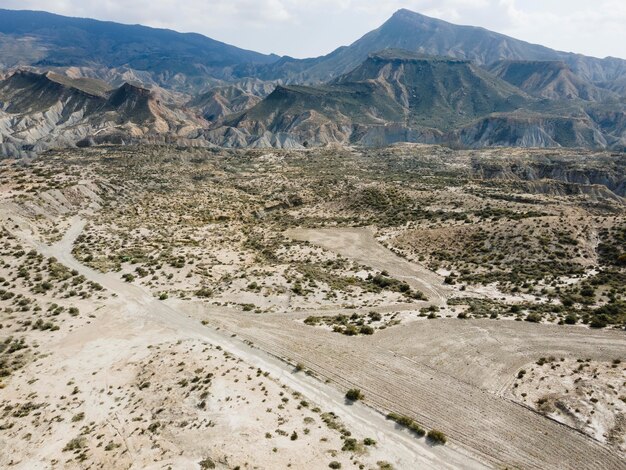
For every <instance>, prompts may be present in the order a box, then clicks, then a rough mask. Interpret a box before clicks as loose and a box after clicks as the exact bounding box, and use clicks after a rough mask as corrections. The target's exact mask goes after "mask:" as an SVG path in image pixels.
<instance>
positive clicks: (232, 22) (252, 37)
mask: <svg viewBox="0 0 626 470" xmlns="http://www.w3.org/2000/svg"><path fill="white" fill-rule="evenodd" d="M0 7H2V8H10V9H31V10H46V11H51V12H54V13H59V14H63V15H69V16H83V17H90V18H97V19H101V20H111V21H119V22H122V23H140V24H145V25H149V26H156V27H164V28H171V29H175V30H177V31H186V32H187V31H192V32H198V33H202V34H205V35H207V36H209V37H212V38H214V39H218V40H220V41H224V42H227V43H229V44H234V45H236V46H239V47H243V48H246V49H252V50H256V51H259V52H265V53H270V52H274V53H276V54H279V55H284V54H287V55H291V56H294V57H312V56H318V55H322V54H326V53H328V52H330V51H332V50H333V49H335V48H336V47H338V46H341V45H348V44H350V43H352V42H354V41H355V40H356V39H358V38H359V37H360V36H362V35H363V34H365V33H366V32H368V31H370V30H372V29H375V28H377V27H378V26H380V25H381V24H382V23H383V22H384V21H385V20H387V19H388V18H389V17H390V16H391V15H392V14H393V12H394V11H396V10H398V9H399V8H408V9H410V10H413V11H417V12H419V13H423V14H425V15H429V16H433V17H436V18H441V19H444V20H446V21H450V22H452V23H457V24H471V25H476V26H483V27H485V28H488V29H491V30H493V31H498V32H500V33H504V34H507V35H510V36H513V37H516V38H518V39H524V40H526V41H529V42H534V43H539V44H543V45H545V46H548V47H552V48H554V49H560V50H565V51H572V52H580V53H583V54H587V55H593V56H597V57H605V56H609V55H610V56H614V57H622V58H626V0H593V1H590V0H0Z"/></svg>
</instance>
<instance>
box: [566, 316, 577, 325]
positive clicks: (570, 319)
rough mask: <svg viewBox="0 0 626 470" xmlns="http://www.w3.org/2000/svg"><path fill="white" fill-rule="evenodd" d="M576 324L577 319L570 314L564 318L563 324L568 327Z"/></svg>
mask: <svg viewBox="0 0 626 470" xmlns="http://www.w3.org/2000/svg"><path fill="white" fill-rule="evenodd" d="M577 322H578V317H577V316H576V315H574V314H572V313H570V314H569V315H568V316H566V317H565V323H566V324H568V325H575V324H576V323H577Z"/></svg>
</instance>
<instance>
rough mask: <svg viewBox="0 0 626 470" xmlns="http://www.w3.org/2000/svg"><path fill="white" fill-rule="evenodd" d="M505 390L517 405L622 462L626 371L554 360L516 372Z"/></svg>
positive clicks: (615, 365) (619, 365)
mask: <svg viewBox="0 0 626 470" xmlns="http://www.w3.org/2000/svg"><path fill="white" fill-rule="evenodd" d="M519 375H520V376H521V377H518V379H517V380H516V381H515V383H514V384H513V386H512V387H511V389H510V393H511V396H513V397H514V399H515V400H517V401H519V402H520V403H522V404H524V405H526V406H530V407H532V408H534V409H537V410H538V411H540V412H541V413H543V414H545V415H546V416H549V417H550V418H552V419H555V420H557V421H559V422H562V423H565V424H567V425H568V426H571V427H573V428H575V429H578V430H580V431H581V432H584V433H585V434H588V435H590V436H592V437H593V438H594V439H596V440H598V441H600V442H603V443H607V444H609V445H610V446H611V447H613V448H614V449H615V450H616V451H618V452H621V455H622V456H623V458H624V459H626V367H625V365H624V363H623V362H622V361H621V360H620V359H614V360H613V361H609V362H600V361H592V360H591V359H589V358H587V359H582V358H581V359H576V360H574V359H565V358H556V357H554V356H548V357H544V358H542V359H541V360H539V361H536V362H533V363H531V364H528V365H526V366H525V367H524V368H523V369H520V373H519Z"/></svg>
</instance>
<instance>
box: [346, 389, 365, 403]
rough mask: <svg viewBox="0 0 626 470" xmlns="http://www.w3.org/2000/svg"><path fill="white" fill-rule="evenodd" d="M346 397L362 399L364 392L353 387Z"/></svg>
mask: <svg viewBox="0 0 626 470" xmlns="http://www.w3.org/2000/svg"><path fill="white" fill-rule="evenodd" d="M346 398H347V399H348V400H350V401H357V400H362V399H363V393H361V390H359V389H358V388H351V389H350V390H348V391H347V392H346Z"/></svg>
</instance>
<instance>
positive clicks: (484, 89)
mask: <svg viewBox="0 0 626 470" xmlns="http://www.w3.org/2000/svg"><path fill="white" fill-rule="evenodd" d="M563 67H565V66H563ZM563 67H561V66H557V67H555V68H556V69H557V71H560V70H563ZM565 70H566V71H567V70H568V69H567V67H565ZM523 72H524V73H525V76H526V80H523V81H522V83H520V85H527V86H526V89H527V90H528V91H529V92H532V94H533V95H536V96H535V97H533V96H532V95H531V94H527V93H525V92H524V91H522V90H521V89H520V88H518V87H516V86H513V85H512V84H511V83H508V82H507V81H504V80H502V79H500V78H498V77H496V76H494V75H492V74H490V73H489V72H487V71H485V70H484V69H482V68H480V67H478V66H476V65H474V64H473V63H472V62H470V61H467V60H461V59H452V58H447V57H427V56H422V55H419V54H415V53H412V52H409V51H402V50H395V49H394V50H391V49H388V50H385V51H381V52H379V53H375V54H371V55H370V56H369V57H368V59H367V60H365V62H363V63H362V64H361V65H360V66H358V67H357V68H355V69H354V70H352V71H351V72H349V73H347V74H345V75H342V76H340V77H338V78H336V79H335V80H332V81H330V82H328V83H327V84H325V85H318V86H283V87H279V88H277V89H276V90H275V91H274V92H273V93H272V94H271V95H270V96H269V97H268V98H266V99H265V100H263V101H262V102H260V103H259V104H257V105H255V106H254V107H253V108H251V109H250V110H248V111H246V112H243V113H239V114H237V115H234V116H232V117H227V118H225V119H224V120H223V122H222V123H221V125H219V126H214V128H213V129H212V130H211V131H210V132H208V133H206V136H207V138H208V139H209V140H211V141H212V142H213V143H216V144H218V145H227V146H253V147H256V146H268V145H271V146H288V147H293V146H300V145H319V144H326V143H330V142H342V143H351V144H361V145H374V146H383V145H388V144H391V143H395V142H402V141H409V142H425V143H432V142H445V143H454V144H456V145H462V146H464V147H483V146H507V145H514V146H522V147H559V146H564V147H594V148H597V147H600V148H606V147H614V148H621V146H622V145H623V143H624V129H623V127H622V126H621V125H618V126H616V127H611V125H610V124H611V123H619V122H621V121H622V120H623V116H624V109H623V108H624V107H623V105H621V104H620V103H619V102H615V103H613V105H611V106H612V107H611V106H608V105H606V106H605V105H597V104H594V105H593V106H597V107H596V108H593V107H591V105H588V104H585V102H584V101H582V99H581V95H582V93H583V92H584V91H587V92H588V95H585V98H589V97H590V96H591V93H592V92H597V93H598V97H600V96H601V95H602V92H601V91H599V89H596V88H595V87H594V86H593V85H588V86H586V87H585V84H584V82H583V81H582V80H574V79H573V78H571V77H570V75H568V74H567V73H566V74H565V78H563V76H560V75H559V74H558V73H557V74H554V73H553V72H551V71H550V68H549V67H548V68H546V69H545V70H544V69H543V68H541V67H537V66H534V72H533V66H532V64H531V67H530V71H527V70H523ZM539 72H543V75H541V77H539V78H533V73H535V74H538V73H539ZM503 75H504V76H505V77H507V78H509V79H510V80H512V77H511V76H510V74H509V75H507V74H506V73H505V74H503ZM528 77H530V78H528ZM546 77H547V78H546ZM565 79H569V81H566V80H565ZM564 82H565V84H567V85H568V87H569V88H568V87H564V88H563V89H561V88H560V86H561V85H563V83H564ZM531 85H533V86H531ZM574 85H578V87H579V88H575V86H574ZM548 91H550V92H552V93H553V97H554V100H555V101H551V100H549V99H539V98H541V97H542V92H543V93H548ZM574 91H576V92H577V93H578V96H565V97H563V98H560V95H558V93H557V92H561V93H566V92H568V93H573V92H574ZM606 93H607V94H608V95H611V93H609V92H606ZM611 96H612V95H611ZM566 98H567V99H568V100H570V101H571V103H566V102H563V101H560V100H563V99H566ZM609 108H610V109H612V110H613V112H614V113H615V114H614V115H612V116H611V117H608V116H607V115H606V114H604V115H603V116H604V117H603V118H600V119H598V118H597V117H596V116H595V115H594V114H593V111H595V112H599V111H600V110H606V109H609ZM618 115H619V116H618Z"/></svg>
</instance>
